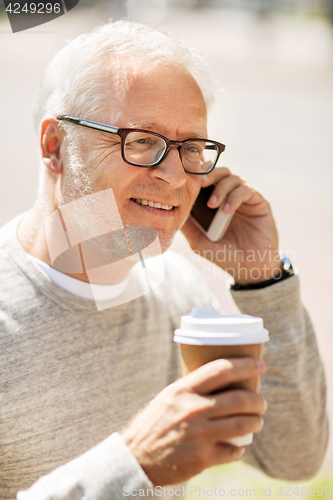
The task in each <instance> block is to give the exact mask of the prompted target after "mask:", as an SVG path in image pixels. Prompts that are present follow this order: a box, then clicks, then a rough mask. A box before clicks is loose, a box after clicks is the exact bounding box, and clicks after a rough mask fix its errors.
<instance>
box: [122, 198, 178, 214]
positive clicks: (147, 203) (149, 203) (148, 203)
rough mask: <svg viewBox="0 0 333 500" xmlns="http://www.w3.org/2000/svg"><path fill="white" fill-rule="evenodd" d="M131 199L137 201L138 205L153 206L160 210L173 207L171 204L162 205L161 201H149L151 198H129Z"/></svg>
mask: <svg viewBox="0 0 333 500" xmlns="http://www.w3.org/2000/svg"><path fill="white" fill-rule="evenodd" d="M131 200H132V201H135V202H136V203H138V204H139V205H144V206H148V207H153V208H158V209H160V210H167V211H169V210H172V209H173V208H175V207H174V206H173V205H164V204H162V203H157V202H155V201H151V200H144V199H139V198H131Z"/></svg>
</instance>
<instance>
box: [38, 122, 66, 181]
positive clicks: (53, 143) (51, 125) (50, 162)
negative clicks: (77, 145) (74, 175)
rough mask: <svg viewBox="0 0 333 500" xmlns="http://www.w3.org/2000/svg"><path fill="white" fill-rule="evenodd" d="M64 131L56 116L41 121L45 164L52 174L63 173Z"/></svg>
mask: <svg viewBox="0 0 333 500" xmlns="http://www.w3.org/2000/svg"><path fill="white" fill-rule="evenodd" d="M63 138H64V137H63V133H62V131H61V130H60V128H59V125H58V120H57V119H56V118H55V117H54V116H47V117H45V118H44V119H43V121H42V123H41V131H40V146H41V153H42V160H43V163H44V165H45V166H46V167H47V168H48V169H49V171H50V172H51V173H52V174H56V175H59V174H61V173H62V168H63V163H62V155H61V145H62V142H63Z"/></svg>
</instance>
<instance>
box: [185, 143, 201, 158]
mask: <svg viewBox="0 0 333 500" xmlns="http://www.w3.org/2000/svg"><path fill="white" fill-rule="evenodd" d="M184 151H185V153H186V154H188V155H191V156H200V155H201V154H202V153H203V146H202V145H201V144H199V143H195V142H191V143H190V144H185V146H184Z"/></svg>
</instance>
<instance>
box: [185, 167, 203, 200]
mask: <svg viewBox="0 0 333 500" xmlns="http://www.w3.org/2000/svg"><path fill="white" fill-rule="evenodd" d="M193 177H194V176H192V177H191V178H189V179H188V181H187V192H188V195H189V199H190V203H191V206H192V205H193V203H194V202H195V200H196V198H197V196H198V194H199V192H200V189H201V177H200V176H199V175H197V176H195V178H193Z"/></svg>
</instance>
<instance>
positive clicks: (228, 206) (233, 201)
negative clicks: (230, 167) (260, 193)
mask: <svg viewBox="0 0 333 500" xmlns="http://www.w3.org/2000/svg"><path fill="white" fill-rule="evenodd" d="M254 193H255V190H254V188H252V187H251V186H249V185H248V184H243V185H242V186H239V187H236V189H234V190H233V191H231V192H230V193H229V194H228V196H227V197H226V200H225V204H224V207H223V209H222V210H223V212H225V213H228V212H235V211H236V210H237V209H238V208H239V207H240V206H241V204H242V203H245V202H247V201H249V200H250V199H251V198H252V197H253V195H254Z"/></svg>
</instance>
